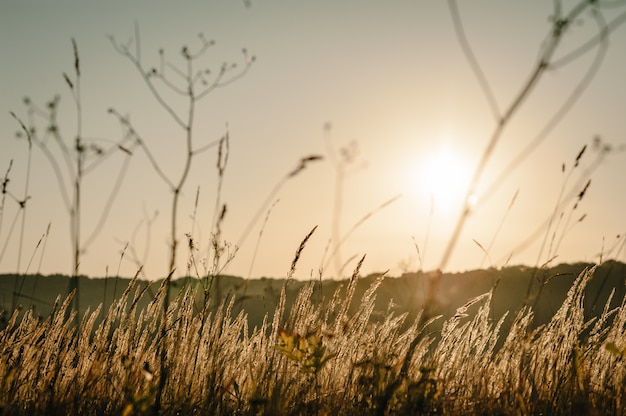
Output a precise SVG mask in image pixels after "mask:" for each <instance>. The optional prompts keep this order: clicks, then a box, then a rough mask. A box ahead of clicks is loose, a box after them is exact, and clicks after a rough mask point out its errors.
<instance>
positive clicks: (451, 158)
mask: <svg viewBox="0 0 626 416" xmlns="http://www.w3.org/2000/svg"><path fill="white" fill-rule="evenodd" d="M413 175H414V177H413V181H412V182H413V183H412V185H411V186H413V187H414V188H415V189H414V191H415V192H416V193H417V194H418V195H420V196H421V197H424V196H427V197H429V198H432V201H433V203H434V205H435V208H436V211H438V212H446V213H449V212H451V211H458V210H459V209H460V208H461V206H462V204H463V198H464V197H465V194H466V193H467V189H468V187H469V183H470V179H471V175H472V169H471V165H470V163H469V161H468V160H467V158H466V157H464V156H463V155H462V154H461V153H459V152H457V151H455V150H454V149H453V148H451V147H442V148H440V149H437V150H436V151H433V152H432V153H429V154H428V155H425V156H424V157H423V158H421V160H420V161H419V162H417V164H416V166H415V168H414V173H413ZM472 201H475V197H474V196H471V197H470V203H472Z"/></svg>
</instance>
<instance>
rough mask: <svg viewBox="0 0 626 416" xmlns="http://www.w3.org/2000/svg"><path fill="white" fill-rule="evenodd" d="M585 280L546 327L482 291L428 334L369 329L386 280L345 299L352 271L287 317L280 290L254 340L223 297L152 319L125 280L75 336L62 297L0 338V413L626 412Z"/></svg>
mask: <svg viewBox="0 0 626 416" xmlns="http://www.w3.org/2000/svg"><path fill="white" fill-rule="evenodd" d="M594 272H595V268H590V269H587V270H585V271H584V272H583V273H581V274H580V276H579V277H578V278H577V279H576V280H575V282H574V284H573V285H572V287H571V289H570V290H569V292H568V294H567V297H566V298H565V301H564V302H563V304H562V305H561V306H560V308H558V310H557V311H556V313H555V314H554V316H553V318H552V319H551V320H550V321H549V322H548V323H547V324H545V325H541V326H539V327H536V328H534V327H533V322H532V321H533V310H532V309H531V308H523V309H522V310H520V311H519V312H518V313H517V315H516V316H515V317H514V319H513V323H512V325H510V329H508V331H506V332H504V331H502V330H501V326H502V323H503V322H504V317H503V316H502V317H496V320H494V319H493V316H492V314H491V313H490V306H491V301H492V295H493V291H490V292H487V293H485V294H483V295H481V296H478V297H476V298H474V299H473V300H471V301H469V302H467V303H466V304H465V305H463V306H462V307H460V308H458V309H457V311H456V313H455V314H454V315H453V316H451V317H449V318H447V319H446V320H445V322H444V323H443V326H442V327H441V331H432V329H431V328H432V327H433V325H431V324H432V320H433V319H437V317H436V316H434V317H429V316H425V315H424V313H420V314H418V316H417V317H414V318H411V322H406V319H407V314H400V315H396V314H395V313H394V312H393V309H392V308H391V307H390V308H389V311H388V313H387V314H386V316H383V317H377V319H372V311H373V310H374V302H375V298H376V294H377V289H378V288H379V285H380V283H381V282H382V280H383V279H384V277H382V276H381V277H380V278H379V279H376V280H375V281H374V283H373V284H371V286H370V287H369V289H368V290H367V291H366V292H365V293H364V294H363V296H362V297H361V298H360V299H359V298H356V297H355V296H354V294H355V289H356V285H357V282H358V280H359V279H358V278H357V275H358V270H356V271H355V273H354V277H353V278H352V279H351V280H350V281H349V282H347V287H345V288H343V291H339V290H338V291H337V292H336V293H335V295H334V296H332V297H331V298H330V299H328V301H327V302H320V301H319V299H317V298H316V297H314V296H313V293H314V292H313V288H314V284H313V283H311V284H309V285H306V286H304V287H303V288H302V289H301V290H300V291H299V293H298V295H297V299H295V302H294V303H293V305H292V307H291V308H289V310H288V311H287V310H286V308H285V302H286V293H287V288H288V286H289V284H290V283H289V282H287V283H285V285H284V286H283V290H282V293H281V296H280V302H279V305H278V307H277V308H276V310H275V312H274V314H273V316H268V317H267V318H266V320H264V322H263V324H262V325H261V326H260V327H257V328H248V319H247V316H246V315H245V314H244V313H243V312H242V313H240V314H238V315H235V316H234V317H233V314H232V313H231V311H232V309H233V307H234V306H233V302H232V300H231V301H230V302H228V301H226V302H224V303H222V305H221V307H219V308H211V307H209V306H208V305H209V303H210V302H207V303H206V304H205V306H204V307H203V306H198V305H197V301H196V299H197V296H195V294H194V293H192V289H191V286H190V288H189V290H187V291H182V292H180V294H179V295H178V296H177V297H176V298H175V299H173V300H172V301H171V302H170V304H169V307H168V308H167V312H165V313H164V312H163V303H164V297H165V296H164V295H165V287H166V285H162V286H161V289H160V290H159V292H158V293H157V294H156V296H155V297H154V299H153V300H152V301H151V302H150V303H149V305H148V306H147V307H146V308H143V309H140V308H138V301H139V299H140V298H141V297H142V296H145V295H146V293H145V289H144V288H141V287H140V286H138V285H136V284H135V283H134V282H133V283H131V284H130V285H129V286H128V288H127V290H126V291H125V292H124V294H123V295H122V296H121V297H120V298H119V300H117V302H115V303H114V304H113V305H112V306H111V307H110V309H109V310H106V311H103V310H100V309H96V310H95V311H93V312H91V313H87V314H85V315H84V317H83V318H82V319H81V322H80V325H79V326H78V327H76V326H75V325H74V321H73V318H72V314H71V313H69V312H68V311H69V310H70V307H69V306H70V300H69V299H66V300H64V301H63V300H59V301H58V302H57V304H56V305H55V306H54V310H53V313H52V314H51V315H50V316H49V317H48V318H47V319H45V320H43V321H41V320H39V319H37V317H35V316H34V315H33V314H31V313H29V312H27V313H26V314H25V315H24V317H23V318H20V319H18V314H17V313H15V314H14V315H13V317H12V318H11V319H10V320H9V323H8V326H7V327H6V328H5V329H3V330H2V331H1V332H0V356H1V357H2V358H1V359H0V414H24V415H26V414H89V415H92V414H93V415H97V414H123V415H131V414H164V415H165V414H215V415H231V414H240V415H248V414H254V415H256V414H265V415H300V414H320V415H322V414H333V415H334V414H348V415H349V414H376V415H385V414H387V415H396V414H398V415H404V414H449V415H458V414H520V415H526V414H563V415H564V414H589V415H592V414H598V415H600V414H602V415H620V414H625V413H626V412H625V411H624V400H625V399H626V397H625V389H624V385H625V383H626V364H625V363H624V358H625V357H626V332H625V330H624V329H625V327H626V305H625V304H624V302H623V301H622V302H621V304H619V306H618V307H616V308H613V309H611V308H609V307H608V304H609V303H607V307H606V308H604V311H603V312H601V313H599V314H598V318H596V319H592V320H591V321H586V320H585V317H584V307H583V301H584V299H583V298H584V293H585V287H586V286H587V285H588V283H589V282H590V280H591V279H592V277H593V275H594ZM196 287H197V288H199V287H200V286H196ZM609 302H610V299H609ZM351 306H353V307H352V308H351ZM354 306H356V307H355V308H354ZM99 314H102V315H104V319H103V320H102V321H101V322H100V323H99V324H98V325H95V324H94V323H95V322H96V318H97V317H98V315H99ZM499 340H500V342H498V341H499Z"/></svg>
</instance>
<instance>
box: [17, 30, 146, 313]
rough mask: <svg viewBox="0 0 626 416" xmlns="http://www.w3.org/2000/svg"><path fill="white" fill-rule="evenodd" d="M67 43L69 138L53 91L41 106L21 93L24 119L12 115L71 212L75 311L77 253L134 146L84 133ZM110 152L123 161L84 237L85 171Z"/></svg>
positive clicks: (77, 73)
mask: <svg viewBox="0 0 626 416" xmlns="http://www.w3.org/2000/svg"><path fill="white" fill-rule="evenodd" d="M72 48H73V53H74V68H73V69H74V74H73V75H72V76H70V75H68V74H66V73H64V74H63V78H64V80H65V83H66V84H67V86H68V88H69V90H70V93H71V96H72V100H73V102H74V106H75V111H76V117H75V122H76V126H75V131H74V133H73V139H71V140H70V139H67V138H66V136H65V135H64V132H63V131H62V128H61V126H60V125H59V123H58V115H59V104H60V100H61V98H60V96H58V95H57V96H55V97H54V98H53V99H52V100H50V101H49V102H48V103H46V105H45V107H43V108H41V107H39V106H37V105H36V104H35V103H33V102H32V101H31V100H30V99H29V98H25V99H24V104H25V105H26V110H27V119H26V120H27V121H26V122H24V121H23V120H22V119H21V118H20V117H18V116H17V115H15V114H14V113H12V114H13V116H14V118H15V119H16V120H17V121H18V123H19V124H20V127H21V131H20V132H18V137H25V138H26V139H27V140H28V145H29V149H30V148H31V146H32V144H35V145H36V146H37V147H38V148H39V149H40V150H41V152H42V153H43V154H44V156H45V157H46V158H47V159H48V162H49V163H50V166H51V167H52V170H53V172H54V175H55V177H56V179H57V182H58V186H59V190H60V191H61V192H60V194H61V197H62V200H63V203H64V204H65V208H66V210H67V212H68V214H69V216H70V240H71V244H72V279H71V281H70V288H69V292H73V291H74V292H76V295H75V296H74V300H73V305H74V306H73V309H74V310H75V311H78V310H79V305H78V300H79V293H78V289H79V288H78V282H79V280H78V275H79V273H80V263H81V258H82V256H83V254H84V253H85V251H86V250H87V248H88V247H89V245H90V244H91V243H92V242H93V241H94V240H95V238H96V237H97V236H98V234H99V233H100V231H101V230H102V227H103V226H104V224H105V222H106V219H107V217H108V214H109V212H110V209H111V206H112V204H113V202H114V200H115V197H116V196H117V193H118V191H119V190H120V187H121V184H122V182H123V179H124V176H125V173H126V170H127V168H128V164H129V161H130V156H131V155H132V149H133V146H134V145H133V143H131V142H130V140H129V139H130V138H131V137H130V136H129V135H126V136H124V137H122V138H121V139H120V140H118V141H117V142H114V143H113V144H111V145H110V146H108V147H103V146H101V145H100V144H99V143H100V142H101V141H102V140H101V139H98V138H91V137H89V136H86V135H85V133H84V127H83V105H82V98H81V96H82V91H81V65H80V57H79V53H78V46H77V44H76V41H75V40H74V39H72ZM38 120H43V123H44V127H43V128H40V127H39V121H38ZM127 143H128V144H127ZM113 154H121V155H122V156H123V157H124V161H123V163H122V165H121V167H120V170H119V173H118V175H117V178H116V179H115V181H114V183H113V187H112V189H111V191H110V193H109V195H108V197H107V198H106V199H105V203H104V204H103V205H102V211H101V212H100V214H99V217H97V218H98V220H97V221H96V224H95V225H94V227H93V228H92V230H91V232H90V233H89V234H87V237H86V238H85V237H84V233H83V228H84V227H83V217H82V210H83V206H82V204H83V199H84V195H83V194H84V191H85V190H84V180H85V178H86V176H87V175H89V174H90V173H92V172H93V171H94V170H95V169H96V168H97V167H98V166H99V165H100V164H101V163H102V162H103V161H104V160H105V159H107V158H109V157H110V156H112V155H113ZM29 155H30V151H29ZM29 160H30V156H29ZM29 163H30V162H29ZM64 171H65V173H64ZM28 177H29V173H27V178H28ZM27 184H28V179H27ZM26 186H28V185H26ZM27 189H28V188H27ZM28 198H29V197H28V196H27V197H26V198H25V199H24V202H23V204H24V205H25V203H26V201H27V200H28ZM23 218H24V217H23ZM20 246H21V244H20ZM20 250H21V249H20Z"/></svg>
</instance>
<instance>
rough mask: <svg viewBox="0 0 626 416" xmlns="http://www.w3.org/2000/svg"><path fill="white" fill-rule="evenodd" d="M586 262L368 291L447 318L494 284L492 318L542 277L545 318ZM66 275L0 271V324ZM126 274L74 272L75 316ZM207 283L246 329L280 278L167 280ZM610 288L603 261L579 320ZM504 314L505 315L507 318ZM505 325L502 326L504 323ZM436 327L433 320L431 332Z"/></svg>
mask: <svg viewBox="0 0 626 416" xmlns="http://www.w3.org/2000/svg"><path fill="white" fill-rule="evenodd" d="M591 266H592V265H591V264H585V263H576V264H561V265H558V266H555V267H553V268H549V269H534V268H529V267H525V266H511V267H506V268H503V269H498V270H497V269H486V270H473V271H467V272H463V273H451V274H443V275H440V276H438V275H437V274H433V273H422V272H419V273H407V274H403V275H402V276H400V277H385V279H384V280H383V282H382V284H381V285H380V287H379V288H378V290H377V292H376V304H375V313H374V317H376V316H383V315H386V313H387V311H389V310H391V311H393V312H394V313H395V314H401V313H404V312H407V313H409V318H410V317H414V316H415V315H416V313H417V312H418V311H419V310H420V309H422V308H423V307H424V306H428V312H429V313H430V314H431V315H435V314H437V315H438V314H443V315H444V317H446V316H451V315H452V314H454V312H455V310H456V309H457V308H458V307H459V306H461V305H463V304H464V303H465V302H467V301H468V300H469V299H471V298H473V297H475V296H478V295H481V294H483V293H485V292H488V291H489V290H491V289H492V287H494V286H495V290H494V297H493V301H492V316H493V318H494V319H496V320H497V319H499V318H500V317H501V316H502V315H503V314H504V313H505V312H506V311H510V312H511V313H514V312H516V311H517V310H519V309H520V307H521V306H522V305H523V303H524V300H525V299H526V295H527V289H528V286H529V282H530V280H531V279H535V280H536V281H537V282H546V283H545V284H544V285H542V286H540V287H541V291H540V293H538V297H537V299H536V301H535V302H533V309H534V311H535V325H541V324H543V323H545V322H547V321H548V320H549V319H550V317H551V316H552V315H553V314H554V312H556V310H557V309H558V308H559V306H560V305H561V303H562V302H563V300H564V299H565V296H566V294H567V291H568V290H569V288H570V287H571V285H572V283H573V281H574V279H575V278H576V277H577V276H578V275H579V274H580V272H582V271H583V270H584V269H585V268H587V267H591ZM377 277H378V275H370V276H366V277H359V278H358V284H357V289H356V295H355V298H354V300H353V305H352V306H353V307H354V306H355V305H356V304H357V302H358V301H359V300H360V299H361V297H362V296H363V294H364V293H365V291H366V290H367V288H369V287H370V285H371V284H372V283H374V281H375V280H376V278H377ZM69 281H70V279H69V277H68V276H61V275H51V276H42V275H20V276H16V275H9V274H4V275H0V311H4V313H3V314H2V317H1V318H0V328H2V327H4V325H5V324H6V321H7V319H8V317H9V315H10V314H11V311H13V310H14V308H18V307H19V308H21V310H22V313H23V311H24V310H27V309H32V310H33V312H34V313H35V314H36V315H39V316H41V318H45V317H46V316H48V315H49V314H50V312H51V310H52V308H53V305H54V302H55V300H56V299H57V298H58V297H60V298H61V299H63V298H65V296H66V295H67V291H68V287H69ZM129 282H130V279H127V278H107V279H102V278H88V277H85V276H81V277H80V278H79V308H80V314H81V316H82V315H84V313H85V311H86V310H87V309H88V308H89V310H91V311H93V310H95V309H96V308H97V307H98V305H100V304H104V309H108V308H109V307H110V306H111V304H112V303H113V302H114V301H115V300H116V299H119V297H120V296H121V294H122V293H123V291H124V290H125V289H126V288H127V287H128V284H129ZM161 283H162V281H155V282H147V281H139V282H138V285H137V288H138V289H143V288H145V287H147V290H146V292H145V294H144V296H143V297H142V298H141V299H140V301H139V308H140V309H141V308H144V307H146V306H147V305H148V303H149V302H150V301H151V300H152V298H153V297H154V294H155V293H156V291H157V290H158V288H159V286H160V284H161ZM209 283H210V284H211V289H210V293H209V297H210V302H212V303H213V305H217V304H218V303H219V300H221V299H224V298H228V299H231V298H232V297H233V296H234V302H235V305H234V308H233V314H237V313H239V312H240V311H242V310H243V311H245V312H246V313H247V314H248V319H249V327H250V329H252V328H254V327H255V326H260V325H261V323H262V321H263V318H264V317H265V316H266V315H267V316H268V318H269V319H271V318H272V316H273V313H274V310H275V309H276V306H277V304H278V300H279V296H280V291H281V288H282V286H283V285H284V284H285V281H284V279H270V278H261V279H250V280H246V279H243V278H240V277H234V276H218V277H215V278H214V279H213V280H212V282H209V281H203V282H200V281H199V280H198V279H195V278H184V279H178V280H175V281H173V282H172V287H171V295H170V296H171V298H172V299H173V298H175V297H176V295H177V294H178V293H179V292H180V291H181V290H183V289H185V288H188V287H190V286H191V287H196V304H197V305H200V304H201V303H202V302H203V301H204V296H203V287H204V286H203V284H204V285H208V284H209ZM306 284H309V282H304V281H290V282H289V284H288V286H287V309H289V308H290V307H291V304H292V303H293V300H294V299H295V296H296V294H297V292H298V291H299V290H300V289H301V288H302V287H303V286H304V285H306ZM314 284H315V287H314V292H313V299H314V300H318V299H319V300H326V301H328V300H329V299H330V298H331V297H332V296H333V294H334V293H335V291H336V290H337V289H338V288H339V287H341V286H343V287H344V290H345V286H346V285H347V281H346V280H341V281H335V280H323V281H321V282H320V281H315V282H314ZM612 290H615V293H614V296H613V298H612V301H611V307H616V306H618V305H620V304H621V303H622V302H623V301H624V297H625V295H626V265H625V264H624V263H620V262H614V261H608V262H605V263H603V264H602V265H600V266H598V268H597V270H596V272H595V274H594V277H593V279H592V281H591V283H590V284H589V286H588V287H587V292H586V299H585V312H586V315H587V318H590V317H592V316H595V315H596V314H598V313H600V312H601V311H602V310H603V308H604V306H605V303H606V301H607V299H608V298H609V295H610V293H611V291H612ZM511 315H512V314H510V315H509V318H508V321H509V322H510V320H511V319H512V317H511ZM505 326H506V325H505ZM438 327H439V325H434V326H433V330H435V331H436V329H437V328H438Z"/></svg>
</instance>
